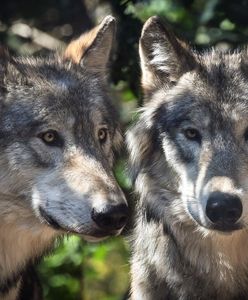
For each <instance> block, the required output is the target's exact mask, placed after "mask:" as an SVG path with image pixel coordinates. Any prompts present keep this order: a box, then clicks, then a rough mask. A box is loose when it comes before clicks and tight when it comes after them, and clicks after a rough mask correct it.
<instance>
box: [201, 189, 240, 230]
mask: <svg viewBox="0 0 248 300" xmlns="http://www.w3.org/2000/svg"><path fill="white" fill-rule="evenodd" d="M242 210H243V207H242V203H241V200H240V198H239V197H238V196H235V195H231V194H227V193H221V192H213V193H211V194H210V196H209V198H208V202H207V207H206V215H207V217H208V218H209V219H210V221H211V222H212V223H214V224H223V225H224V224H226V225H227V226H228V225H234V224H235V223H236V222H237V221H238V219H239V218H240V217H241V215H242Z"/></svg>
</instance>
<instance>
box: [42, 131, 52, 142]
mask: <svg viewBox="0 0 248 300" xmlns="http://www.w3.org/2000/svg"><path fill="white" fill-rule="evenodd" d="M42 139H43V140H44V142H46V143H52V142H54V140H55V134H54V133H53V132H51V131H50V132H46V133H44V134H43V137H42Z"/></svg>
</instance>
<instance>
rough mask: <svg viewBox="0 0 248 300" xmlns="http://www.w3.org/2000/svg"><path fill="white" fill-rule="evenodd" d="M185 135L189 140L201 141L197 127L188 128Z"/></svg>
mask: <svg viewBox="0 0 248 300" xmlns="http://www.w3.org/2000/svg"><path fill="white" fill-rule="evenodd" d="M184 135H185V137H186V138H187V139H188V140H192V141H200V140H201V135H200V133H199V131H198V130H197V129H195V128H187V129H185V130H184Z"/></svg>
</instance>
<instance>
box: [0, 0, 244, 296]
mask: <svg viewBox="0 0 248 300" xmlns="http://www.w3.org/2000/svg"><path fill="white" fill-rule="evenodd" d="M107 14H113V15H114V16H116V18H117V20H118V34H117V43H116V49H115V53H114V55H113V59H112V68H111V83H112V90H113V96H114V97H113V98H114V99H115V101H116V104H117V105H118V106H119V109H120V115H121V121H122V123H123V126H124V128H125V127H126V126H128V125H129V124H130V122H132V118H133V111H134V110H135V108H136V107H137V106H138V105H140V104H141V101H140V99H141V97H140V89H139V60H138V51H137V48H138V39H139V35H140V32H141V28H142V24H143V22H144V21H145V20H146V19H147V18H148V17H150V16H152V15H160V16H161V17H163V18H164V19H166V20H167V22H168V23H170V24H171V27H172V28H173V29H174V31H175V32H177V33H178V34H179V35H180V36H181V37H183V38H184V39H186V40H188V41H190V42H191V43H192V44H194V45H196V46H197V47H198V48H205V47H206V46H212V45H215V46H217V47H221V48H223V49H229V48H232V47H236V46H237V45H238V44H239V45H245V44H246V43H247V40H248V1H246V0H235V1H234V0H232V1H231V0H206V1H204V0H143V1H141V0H140V1H138V0H121V1H119V0H110V1H108V0H105V1H104V0H42V1H36V0H8V1H7V0H2V1H1V9H0V42H1V43H2V44H4V45H6V46H7V47H8V48H9V50H10V52H12V53H15V54H33V55H41V54H46V52H47V51H51V50H55V49H57V48H61V47H63V46H64V45H65V44H66V43H67V42H68V41H69V40H71V39H72V38H74V37H77V36H78V35H79V34H80V33H82V32H83V31H86V30H88V29H90V28H92V27H93V26H94V25H95V24H97V23H98V22H100V21H101V20H102V18H103V17H104V16H105V15H107ZM124 165H125V162H124V160H121V161H119V163H118V164H117V166H116V176H117V179H118V181H119V183H120V185H121V186H122V187H123V189H124V191H125V192H126V194H127V195H129V194H130V182H129V180H128V178H127V177H126V175H125V173H124V171H123V170H124ZM39 272H40V276H41V278H42V282H43V286H44V293H45V299H47V300H55V299H60V300H71V299H73V300H77V299H78V300H121V299H125V294H126V292H127V290H128V286H129V274H128V272H129V266H128V246H127V243H126V242H125V241H124V239H123V238H122V237H119V238H115V239H111V240H108V241H106V242H104V243H101V244H88V243H85V242H84V241H82V240H80V239H79V238H78V237H71V238H67V239H65V241H64V243H61V245H59V246H58V248H57V249H56V251H55V252H54V253H52V255H51V256H49V257H47V258H45V259H44V261H43V263H42V264H41V265H40V267H39Z"/></svg>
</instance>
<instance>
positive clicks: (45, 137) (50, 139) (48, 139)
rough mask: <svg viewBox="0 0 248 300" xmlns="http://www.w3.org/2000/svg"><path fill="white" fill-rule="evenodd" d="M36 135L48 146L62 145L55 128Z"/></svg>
mask: <svg viewBox="0 0 248 300" xmlns="http://www.w3.org/2000/svg"><path fill="white" fill-rule="evenodd" d="M38 137H39V138H40V139H42V141H43V142H44V143H46V144H47V145H49V146H58V147H61V146H63V140H62V139H61V137H60V136H59V134H58V132H57V131H56V130H48V131H46V132H42V133H39V134H38Z"/></svg>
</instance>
